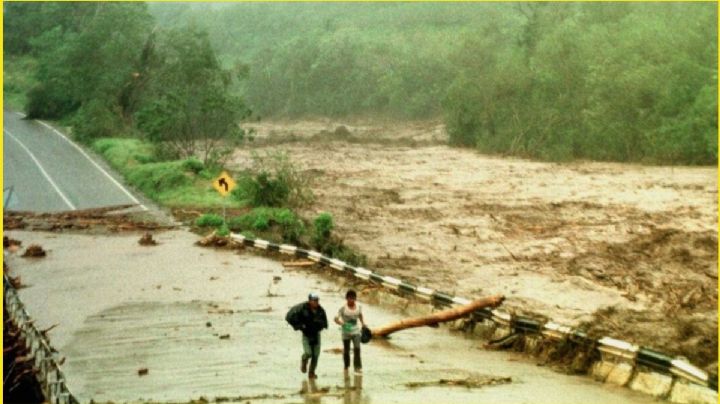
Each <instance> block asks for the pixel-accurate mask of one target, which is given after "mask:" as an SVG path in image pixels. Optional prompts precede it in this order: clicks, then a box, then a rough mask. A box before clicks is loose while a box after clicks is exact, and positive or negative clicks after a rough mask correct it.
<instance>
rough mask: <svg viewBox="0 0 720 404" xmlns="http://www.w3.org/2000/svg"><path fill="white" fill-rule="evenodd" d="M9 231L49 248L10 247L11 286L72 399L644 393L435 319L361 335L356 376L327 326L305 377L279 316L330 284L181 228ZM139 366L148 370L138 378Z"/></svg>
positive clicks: (332, 285) (333, 284) (335, 300)
mask: <svg viewBox="0 0 720 404" xmlns="http://www.w3.org/2000/svg"><path fill="white" fill-rule="evenodd" d="M7 235H8V236H10V237H12V238H15V239H18V240H22V241H23V245H28V244H31V243H36V244H39V245H42V246H43V248H44V249H46V250H47V251H48V255H47V257H45V258H21V257H20V255H19V254H20V252H15V253H10V254H9V255H8V256H7V258H6V259H7V261H8V264H9V265H10V267H11V273H12V274H13V275H19V276H21V279H22V283H23V284H24V285H26V287H25V288H22V289H20V290H19V292H20V296H21V299H22V300H23V301H24V302H25V304H26V306H27V310H28V312H29V313H30V315H31V316H32V317H33V318H35V319H36V321H37V324H38V326H39V327H40V328H41V329H44V328H47V327H50V326H51V325H53V324H58V326H57V327H56V328H54V329H53V330H52V331H50V333H49V336H50V340H51V343H52V345H53V346H54V347H56V348H57V349H58V350H59V352H60V354H61V355H62V356H64V357H66V361H65V363H64V365H63V366H62V369H63V371H64V372H65V374H66V376H67V383H68V386H69V388H70V389H71V391H72V392H73V393H74V394H75V395H76V396H77V397H78V398H79V400H80V401H81V402H89V401H90V400H95V401H113V402H128V401H133V402H135V401H140V400H154V401H173V402H183V401H189V400H191V399H198V398H200V397H205V398H207V399H209V400H213V399H223V398H232V399H234V400H237V401H240V400H242V401H243V402H246V401H251V402H278V403H287V402H313V403H320V402H322V403H336V402H337V403H339V402H343V403H372V402H376V403H379V402H382V403H413V402H428V403H432V402H437V403H439V402H442V403H464V402H493V403H521V402H532V403H537V402H554V403H562V402H568V403H576V402H588V403H590V402H592V403H615V402H624V403H643V402H652V401H653V400H652V399H651V398H650V397H648V396H644V395H641V394H639V393H635V392H632V391H630V390H627V389H623V388H617V387H612V386H607V385H603V384H600V383H597V382H594V381H593V380H591V379H590V378H588V377H583V376H568V375H564V374H560V373H557V372H555V371H553V370H551V369H548V368H545V367H541V366H538V365H537V364H536V363H535V362H534V361H533V360H532V359H528V358H526V357H524V356H522V355H520V354H516V353H510V352H495V351H486V350H484V349H482V347H481V343H480V341H477V340H472V339H466V338H464V337H462V336H460V335H456V334H451V333H449V332H448V331H447V330H445V329H442V328H440V329H433V328H419V329H413V330H407V331H403V332H399V333H397V334H395V335H394V336H393V338H392V339H390V340H389V341H373V342H371V343H370V344H366V345H363V363H364V365H365V369H364V375H363V376H362V377H361V378H355V377H351V378H350V380H348V381H345V380H344V378H343V374H342V358H341V355H340V354H339V353H335V352H337V349H339V348H341V346H342V344H341V342H340V336H339V330H338V329H337V327H336V326H333V325H331V327H330V329H329V330H326V331H325V332H324V333H323V335H322V349H323V353H322V355H321V357H320V365H319V369H318V376H319V378H318V380H317V382H316V383H315V384H314V385H309V384H308V383H307V381H306V379H305V377H304V376H303V375H302V374H301V373H300V372H299V356H300V353H301V344H300V335H299V333H297V332H293V331H292V329H291V328H290V327H289V326H288V325H287V324H286V323H285V321H284V316H285V313H286V311H287V309H288V308H289V307H290V306H292V305H293V304H295V303H298V302H300V301H302V300H304V297H305V296H306V294H307V293H308V291H311V290H314V291H318V293H320V295H321V304H322V305H323V306H324V307H325V309H326V311H327V312H328V315H329V316H332V315H334V313H335V312H336V311H337V309H338V308H339V307H340V306H341V304H342V302H343V299H342V296H343V293H344V285H342V284H339V283H337V282H338V281H336V280H329V278H327V277H324V276H322V275H321V274H319V273H314V272H312V271H310V270H297V269H295V270H290V269H285V268H283V267H282V265H280V264H279V263H278V262H275V261H272V260H269V259H266V258H262V257H258V256H254V255H251V254H248V253H244V254H238V253H235V252H230V251H217V250H209V249H202V248H200V247H196V246H194V245H193V243H194V242H195V241H196V239H197V236H195V235H193V234H191V233H188V232H185V231H168V232H164V233H156V234H155V235H154V238H155V239H156V240H157V241H158V242H159V245H158V246H154V247H143V246H140V245H138V242H137V240H138V238H139V236H140V235H139V234H122V235H113V236H103V235H80V234H56V233H44V232H28V231H10V232H8V234H7ZM277 277H279V279H278V278H277ZM361 299H362V298H361ZM361 303H362V302H361ZM364 311H365V316H366V317H367V319H368V321H369V323H370V325H371V326H372V325H381V324H384V323H386V322H391V321H394V320H397V319H399V318H401V317H402V316H403V315H402V314H401V313H399V312H398V311H396V310H394V309H393V308H389V307H378V306H374V305H369V304H368V305H364ZM140 369H147V374H146V375H142V376H141V375H139V372H138V371H139V370H140ZM507 377H509V378H511V382H510V383H501V384H498V385H489V386H484V387H481V388H467V387H462V386H452V385H432V382H435V381H439V380H440V379H458V380H462V379H468V378H471V379H474V380H484V379H492V378H507ZM428 383H430V385H429V386H428V385H427V384H428ZM358 385H360V386H361V388H355V387H360V386H358ZM408 386H420V387H408Z"/></svg>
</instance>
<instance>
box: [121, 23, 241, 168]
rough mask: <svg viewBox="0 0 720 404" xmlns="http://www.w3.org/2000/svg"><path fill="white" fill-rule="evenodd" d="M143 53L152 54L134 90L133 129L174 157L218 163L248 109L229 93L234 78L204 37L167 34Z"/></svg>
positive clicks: (192, 31) (195, 32)
mask: <svg viewBox="0 0 720 404" xmlns="http://www.w3.org/2000/svg"><path fill="white" fill-rule="evenodd" d="M148 46H149V47H150V48H151V49H147V47H148ZM146 52H148V53H152V54H153V55H154V56H152V57H150V56H148V59H151V60H153V61H152V62H150V63H149V65H148V69H147V72H146V73H145V74H147V76H148V78H147V85H145V86H143V87H142V88H141V89H140V90H139V91H140V94H139V96H138V97H139V98H140V101H139V105H140V106H139V108H138V111H137V113H136V114H135V115H136V122H137V126H138V128H139V129H140V130H142V131H143V132H144V133H146V134H147V136H148V138H149V139H150V140H151V141H153V142H154V143H157V144H159V145H161V147H162V148H165V149H166V150H169V151H170V152H172V153H173V154H176V155H177V156H179V157H183V158H184V157H191V156H197V157H198V158H200V159H201V160H202V161H203V163H204V164H205V165H207V164H208V163H211V164H212V163H217V162H219V161H220V160H222V159H223V158H224V157H226V156H227V154H228V153H229V152H230V151H231V148H229V147H223V146H224V145H228V143H227V142H230V144H229V145H230V146H231V145H233V144H234V142H236V141H239V140H240V139H241V138H242V136H243V132H242V131H241V129H240V128H239V126H238V122H239V120H240V119H242V118H244V117H246V116H248V115H249V110H248V109H247V108H245V106H244V104H243V102H242V100H241V99H240V98H239V97H237V96H233V95H232V94H230V92H229V91H228V89H229V86H230V85H231V81H232V79H233V77H232V75H231V74H230V72H228V71H225V70H223V69H222V68H221V67H220V64H219V63H218V60H217V57H216V56H215V52H214V50H213V48H212V46H211V45H210V42H209V40H208V36H207V33H206V32H204V31H201V30H199V29H198V28H196V27H194V26H190V27H188V28H186V29H183V30H170V31H169V32H167V33H165V34H164V35H161V38H160V40H159V41H158V44H151V45H146Z"/></svg>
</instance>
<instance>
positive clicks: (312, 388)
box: [300, 375, 370, 404]
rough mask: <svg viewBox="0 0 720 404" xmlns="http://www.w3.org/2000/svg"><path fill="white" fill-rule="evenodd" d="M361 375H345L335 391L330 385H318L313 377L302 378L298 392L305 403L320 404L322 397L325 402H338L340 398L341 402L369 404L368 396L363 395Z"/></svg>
mask: <svg viewBox="0 0 720 404" xmlns="http://www.w3.org/2000/svg"><path fill="white" fill-rule="evenodd" d="M362 380H363V378H362V375H353V376H352V377H350V376H345V378H344V385H343V386H336V387H335V389H336V391H331V388H330V387H318V385H317V381H316V380H315V379H308V380H303V382H302V387H301V390H300V393H301V394H302V395H303V397H304V398H305V404H321V403H322V402H323V398H326V404H327V403H335V402H338V401H337V399H338V398H342V402H343V404H370V398H369V397H368V396H366V395H363V390H362Z"/></svg>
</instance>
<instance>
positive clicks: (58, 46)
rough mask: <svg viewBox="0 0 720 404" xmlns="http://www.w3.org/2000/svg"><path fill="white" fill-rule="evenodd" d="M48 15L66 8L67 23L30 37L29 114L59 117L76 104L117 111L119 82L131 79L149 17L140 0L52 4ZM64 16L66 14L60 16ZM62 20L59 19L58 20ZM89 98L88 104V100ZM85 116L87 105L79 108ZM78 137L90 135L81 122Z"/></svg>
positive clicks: (71, 109) (52, 15)
mask: <svg viewBox="0 0 720 404" xmlns="http://www.w3.org/2000/svg"><path fill="white" fill-rule="evenodd" d="M47 7H48V8H46V9H44V12H45V14H47V16H48V18H50V17H54V16H61V15H63V13H64V12H66V11H67V12H68V14H69V15H70V16H72V17H73V19H72V20H71V21H72V23H68V25H56V26H54V27H53V28H51V29H49V30H46V31H44V32H43V33H42V34H39V35H37V36H36V37H34V39H31V41H30V42H31V43H32V46H33V49H34V50H35V52H36V53H37V55H38V58H39V67H38V71H37V74H36V75H37V81H38V82H39V83H40V84H39V85H38V86H37V87H36V88H33V89H32V90H31V91H30V94H29V99H28V107H27V112H28V115H29V116H30V117H31V118H62V117H64V116H67V115H68V114H70V113H72V112H74V111H75V110H77V109H78V108H81V109H82V108H83V106H86V107H88V108H90V109H91V110H93V111H97V110H98V108H102V109H104V110H105V113H107V114H113V115H116V116H117V120H118V122H121V121H122V120H121V118H122V117H121V116H120V114H121V109H119V108H117V106H118V104H119V98H120V96H121V94H122V90H123V88H124V87H125V86H126V85H127V83H128V82H130V81H131V80H132V77H133V72H134V69H135V65H136V64H137V59H138V57H139V55H140V49H141V47H142V44H143V43H144V42H145V39H146V38H147V35H148V33H149V29H150V24H151V22H152V20H151V17H150V15H149V14H148V13H147V8H146V6H145V4H143V3H82V4H73V3H68V4H61V5H60V4H54V5H52V6H50V5H48V6H47ZM64 18H65V19H66V20H67V19H68V17H67V16H65V17H64ZM60 21H62V19H61V20H60ZM90 101H92V105H91V106H90V105H88V104H89V103H90ZM84 112H85V113H84V114H81V115H84V116H87V113H88V111H84ZM83 130H86V131H87V132H88V133H81V134H80V135H81V136H82V137H94V136H97V134H95V133H93V131H94V129H93V128H92V127H90V126H85V127H84V129H83Z"/></svg>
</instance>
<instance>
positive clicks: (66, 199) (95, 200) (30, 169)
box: [3, 109, 144, 212]
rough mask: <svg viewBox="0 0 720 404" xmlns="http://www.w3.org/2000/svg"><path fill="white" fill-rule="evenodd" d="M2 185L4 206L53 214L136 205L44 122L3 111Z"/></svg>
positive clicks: (105, 171)
mask: <svg viewBox="0 0 720 404" xmlns="http://www.w3.org/2000/svg"><path fill="white" fill-rule="evenodd" d="M3 189H4V190H3V199H4V200H6V201H7V204H6V205H5V209H9V210H30V211H35V212H57V211H65V210H75V209H87V208H95V207H101V206H111V205H124V204H140V203H141V202H140V200H139V199H138V197H136V196H135V195H133V194H132V193H131V192H130V191H128V190H127V189H126V187H124V186H123V185H122V181H121V180H120V179H119V177H118V176H117V175H115V174H113V173H112V171H111V170H109V169H108V168H107V167H106V166H105V165H104V163H102V162H101V161H99V160H98V159H95V158H93V157H91V156H90V155H89V154H88V153H87V152H85V151H84V150H81V149H80V148H79V146H77V145H75V144H74V143H72V142H70V141H69V140H68V139H67V138H66V137H63V135H61V134H59V133H58V132H56V131H55V130H53V129H52V128H50V127H48V126H46V125H45V124H43V123H41V122H38V121H34V120H24V119H22V115H20V114H19V113H17V112H13V111H10V110H7V109H3ZM10 189H12V192H10ZM143 206H144V205H143Z"/></svg>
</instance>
